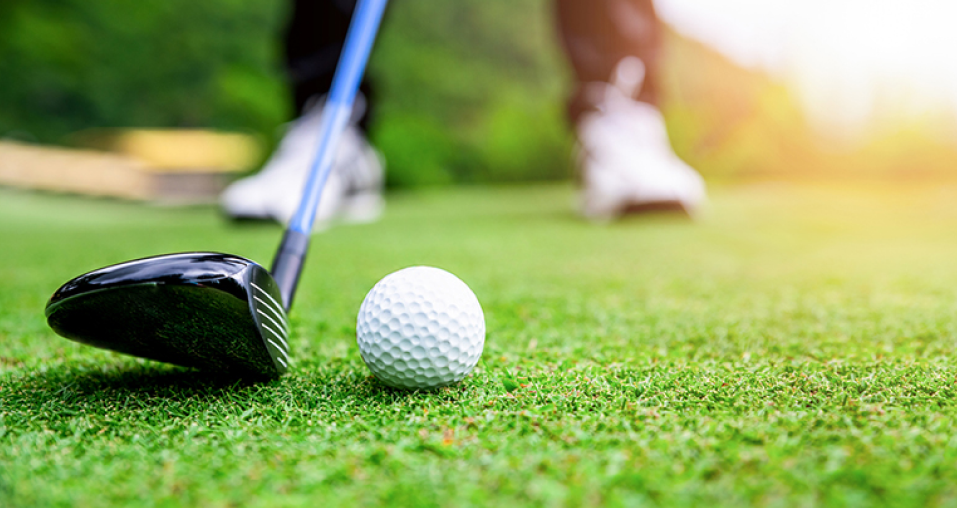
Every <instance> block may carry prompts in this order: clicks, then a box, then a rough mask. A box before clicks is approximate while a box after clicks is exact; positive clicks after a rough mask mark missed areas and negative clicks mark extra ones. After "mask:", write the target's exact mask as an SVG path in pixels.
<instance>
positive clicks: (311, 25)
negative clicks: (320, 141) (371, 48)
mask: <svg viewBox="0 0 957 508" xmlns="http://www.w3.org/2000/svg"><path fill="white" fill-rule="evenodd" d="M355 7H356V0H294V1H293V9H292V12H291V18H290V20H289V24H288V26H287V29H286V39H285V42H286V71H287V73H288V77H289V82H290V84H291V85H292V91H293V100H294V101H295V104H294V107H295V111H296V113H297V114H299V113H302V111H303V109H304V107H305V106H306V104H307V103H308V101H309V99H310V98H311V97H313V96H317V95H322V94H325V93H326V92H328V91H329V88H331V87H332V76H333V74H335V70H336V64H337V63H338V61H339V53H341V52H342V46H343V44H344V43H345V40H346V32H347V31H348V29H349V22H350V21H351V20H352V12H353V11H354V10H355ZM359 89H360V90H361V91H362V93H363V94H364V95H365V97H366V114H365V115H364V116H363V118H362V119H361V120H360V122H359V126H360V127H362V129H363V130H365V128H366V127H367V125H366V123H367V120H368V118H369V110H370V105H371V103H372V100H371V95H372V91H371V87H370V86H369V83H368V81H366V80H363V82H362V85H361V86H360V88H359Z"/></svg>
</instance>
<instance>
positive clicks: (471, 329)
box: [356, 266, 485, 389]
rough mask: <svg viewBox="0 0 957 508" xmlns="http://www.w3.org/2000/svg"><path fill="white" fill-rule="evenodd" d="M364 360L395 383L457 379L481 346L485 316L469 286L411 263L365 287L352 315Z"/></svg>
mask: <svg viewBox="0 0 957 508" xmlns="http://www.w3.org/2000/svg"><path fill="white" fill-rule="evenodd" d="M356 342H358V343H359V353H360V354H361V355H362V359H363V360H365V362H366V365H368V366H369V369H370V370H372V373H373V374H375V375H376V377H378V378H379V379H380V380H381V381H382V382H383V383H385V384H387V385H389V386H394V387H396V388H407V389H417V388H436V387H439V386H446V385H449V384H452V383H455V382H458V381H461V380H462V378H464V377H465V376H466V375H468V373H469V372H471V371H472V369H473V368H474V367H475V364H476V363H478V360H479V357H481V356H482V348H483V347H484V346H485V316H484V315H483V314H482V306H481V305H479V301H478V298H476V297H475V293H473V292H472V290H471V289H469V287H468V286H467V285H466V284H465V283H464V282H462V281H461V280H459V278H458V277H456V276H454V275H452V274H451V273H449V272H446V271H445V270H441V269H439V268H432V267H429V266H413V267H411V268H405V269H402V270H399V271H397V272H395V273H392V274H390V275H387V276H386V277H385V278H383V279H382V280H380V281H379V282H378V283H377V284H376V285H375V287H373V288H372V290H371V291H369V294H368V295H366V298H365V300H363V302H362V306H361V307H360V308H359V316H358V318H357V320H356Z"/></svg>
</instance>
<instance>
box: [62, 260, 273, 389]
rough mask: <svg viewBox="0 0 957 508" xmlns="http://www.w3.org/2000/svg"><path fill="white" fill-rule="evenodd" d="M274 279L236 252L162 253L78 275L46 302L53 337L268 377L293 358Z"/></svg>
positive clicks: (190, 364)
mask: <svg viewBox="0 0 957 508" xmlns="http://www.w3.org/2000/svg"><path fill="white" fill-rule="evenodd" d="M280 298H281V296H280V292H279V288H278V286H277V285H276V283H275V281H273V279H272V276H271V275H269V273H268V272H267V271H266V270H265V269H264V268H263V267H262V266H260V265H258V264H256V263H254V262H253V261H250V260H248V259H244V258H241V257H238V256H231V255H228V254H219V253H211V252H192V253H183V254H168V255H165V256H156V257H151V258H145V259H139V260H136V261H129V262H127V263H121V264H118V265H113V266H109V267H106V268H102V269H100V270H96V271H93V272H90V273H87V274H85V275H81V276H80V277H77V278H75V279H73V280H71V281H70V282H67V283H66V284H64V285H63V286H62V287H61V288H60V289H59V290H57V292H56V293H54V295H53V297H52V298H51V299H50V302H49V303H48V304H47V308H46V315H47V322H48V323H49V324H50V327H51V328H53V330H54V331H56V332H57V333H58V334H60V335H62V336H64V337H66V338H68V339H72V340H75V341H77V342H81V343H84V344H89V345H92V346H96V347H100V348H104V349H110V350H113V351H118V352H120V353H126V354H129V355H134V356H139V357H142V358H149V359H152V360H158V361H162V362H167V363H173V364H176V365H182V366H186V367H196V368H200V369H204V370H210V371H216V372H223V373H228V374H234V375H237V376H242V377H258V378H272V377H276V376H279V375H281V374H282V373H283V372H285V371H286V368H287V367H288V366H289V362H290V352H289V342H288V333H289V326H288V321H287V318H286V314H285V312H284V311H283V310H282V307H281V306H278V305H275V303H274V302H276V301H278V299H280Z"/></svg>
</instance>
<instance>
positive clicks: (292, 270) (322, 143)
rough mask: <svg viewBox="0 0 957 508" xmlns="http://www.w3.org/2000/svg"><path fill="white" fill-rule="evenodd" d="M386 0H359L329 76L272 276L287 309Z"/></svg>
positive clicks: (274, 261)
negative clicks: (312, 152)
mask: <svg viewBox="0 0 957 508" xmlns="http://www.w3.org/2000/svg"><path fill="white" fill-rule="evenodd" d="M386 3H387V0H359V1H358V4H357V5H356V10H355V13H354V14H353V15H352V22H351V23H350V25H349V32H348V35H347V36H346V42H345V46H344V47H343V49H342V55H341V56H340V57H339V64H338V66H337V67H336V74H335V76H334V77H333V80H332V88H331V89H330V90H329V95H328V97H327V99H326V103H325V106H324V107H323V110H322V118H321V120H320V121H321V123H320V128H319V139H318V142H319V144H318V146H317V148H316V157H315V159H313V162H312V166H311V167H310V169H309V173H308V177H307V179H306V184H305V187H304V188H303V190H302V198H301V199H300V201H299V208H298V209H297V210H296V214H295V215H293V218H292V221H290V222H289V225H288V227H287V228H286V233H285V235H284V236H283V239H282V243H281V244H280V246H279V252H277V253H276V258H275V259H274V260H273V266H272V275H273V278H275V279H276V283H277V284H279V288H280V290H281V292H282V296H283V304H284V305H285V307H286V310H287V311H288V310H289V307H291V305H292V297H293V295H295V292H296V285H297V284H298V282H299V274H300V273H301V271H302V265H303V261H304V259H305V256H306V251H307V250H308V248H309V236H310V234H311V232H312V226H313V223H314V222H315V220H316V211H317V210H318V207H319V199H320V198H321V197H322V191H323V189H324V188H325V186H326V181H327V180H328V179H329V173H330V172H331V171H332V163H333V161H334V160H335V156H336V149H337V148H338V146H339V140H340V138H341V137H342V133H343V131H344V130H345V128H346V125H347V124H348V122H349V118H350V117H351V116H352V105H353V102H355V97H356V92H357V91H358V89H359V82H360V81H361V80H362V75H363V73H364V72H365V67H366V63H367V62H368V60H369V53H370V52H371V51H372V45H373V43H374V42H375V36H376V33H377V32H378V30H379V23H380V22H381V20H382V13H383V12H384V11H385V6H386Z"/></svg>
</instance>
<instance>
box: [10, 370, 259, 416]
mask: <svg viewBox="0 0 957 508" xmlns="http://www.w3.org/2000/svg"><path fill="white" fill-rule="evenodd" d="M270 383H274V381H262V380H255V379H243V378H237V377H236V376H226V375H220V374H212V373H207V372H201V371H198V370H193V369H187V368H183V367H174V366H170V365H162V364H143V365H128V364H127V365H122V364H121V365H117V366H116V367H113V368H107V367H104V368H100V369H96V368H92V369H86V368H83V367H74V368H51V369H48V370H43V371H41V372H37V373H32V374H27V375H25V376H22V377H13V378H10V379H8V382H7V384H6V386H5V387H4V388H5V389H4V390H3V391H0V406H6V405H7V404H10V405H11V406H10V407H16V406H14V405H13V404H17V405H19V406H21V407H22V406H23V405H25V404H26V405H41V404H50V403H56V404H75V403H88V402H91V401H98V402H100V403H103V402H109V401H110V400H130V399H141V400H148V399H163V400H166V401H188V400H192V399H196V398H202V399H203V400H210V399H217V398H222V397H225V396H227V395H229V394H231V393H235V392H236V391H240V390H243V389H247V388H250V387H254V386H257V385H266V384H270ZM12 399H13V400H12Z"/></svg>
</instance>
